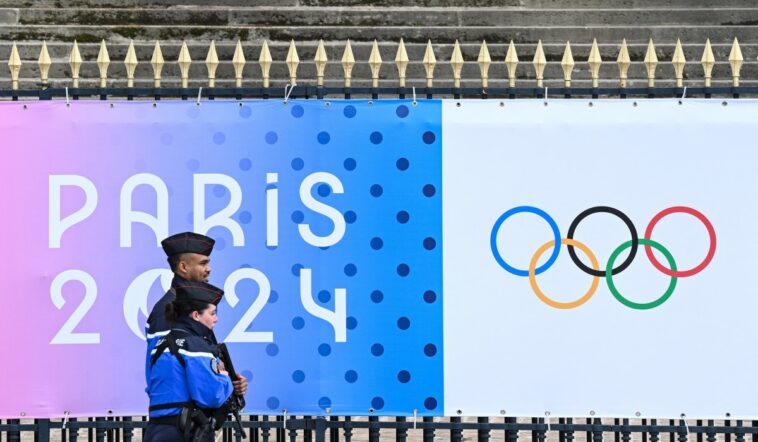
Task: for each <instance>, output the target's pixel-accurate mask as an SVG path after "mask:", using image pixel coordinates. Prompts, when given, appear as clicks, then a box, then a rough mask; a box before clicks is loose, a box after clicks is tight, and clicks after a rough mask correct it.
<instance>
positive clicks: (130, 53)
mask: <svg viewBox="0 0 758 442" xmlns="http://www.w3.org/2000/svg"><path fill="white" fill-rule="evenodd" d="M137 63H138V62H137V52H136V51H135V50H134V40H129V49H127V50H126V58H124V66H125V67H126V87H134V70H135V69H136V68H137Z"/></svg>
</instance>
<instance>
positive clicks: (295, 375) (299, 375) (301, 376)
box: [292, 370, 305, 384]
mask: <svg viewBox="0 0 758 442" xmlns="http://www.w3.org/2000/svg"><path fill="white" fill-rule="evenodd" d="M292 380H293V381H295V382H297V383H298V384H299V383H301V382H303V381H304V380H305V373H303V370H295V371H293V372H292Z"/></svg>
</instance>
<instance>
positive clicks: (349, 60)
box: [341, 39, 355, 87]
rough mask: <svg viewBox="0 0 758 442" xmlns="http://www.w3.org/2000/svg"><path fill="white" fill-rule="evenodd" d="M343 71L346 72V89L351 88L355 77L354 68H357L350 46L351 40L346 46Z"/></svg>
mask: <svg viewBox="0 0 758 442" xmlns="http://www.w3.org/2000/svg"><path fill="white" fill-rule="evenodd" d="M341 61H342V70H343V71H344V72H345V87H350V78H351V77H352V76H353V66H355V57H353V48H352V47H351V46H350V39H348V40H347V44H346V45H345V52H343V53H342V60H341Z"/></svg>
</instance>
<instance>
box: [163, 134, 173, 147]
mask: <svg viewBox="0 0 758 442" xmlns="http://www.w3.org/2000/svg"><path fill="white" fill-rule="evenodd" d="M173 142H174V137H173V136H172V135H171V134H163V135H161V144H163V145H164V146H168V145H170V144H171V143H173Z"/></svg>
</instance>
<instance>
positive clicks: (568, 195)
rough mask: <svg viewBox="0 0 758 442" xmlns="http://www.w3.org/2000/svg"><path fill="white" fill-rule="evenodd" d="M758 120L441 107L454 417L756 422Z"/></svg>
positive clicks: (575, 105) (689, 105) (699, 108)
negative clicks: (645, 418)
mask: <svg viewBox="0 0 758 442" xmlns="http://www.w3.org/2000/svg"><path fill="white" fill-rule="evenodd" d="M757 118H758V102H755V101H750V100H739V101H729V102H728V103H727V102H722V101H721V100H713V101H710V100H709V101H706V100H684V101H683V102H682V103H679V102H678V101H677V100H670V101H669V100H641V101H638V102H634V101H633V100H598V101H594V102H587V101H582V100H570V101H569V100H566V101H561V100H550V101H548V102H543V101H542V100H534V101H531V100H529V101H527V100H519V101H515V100H514V101H505V102H504V103H501V102H500V101H495V100H487V101H482V100H472V101H467V100H464V101H461V102H455V101H446V102H445V103H444V107H443V128H444V129H443V131H444V137H443V189H444V195H443V215H444V224H443V237H444V255H443V262H444V281H443V284H444V341H445V354H444V358H445V414H446V415H453V416H454V415H457V414H463V415H476V416H483V415H503V414H505V415H508V416H514V415H518V416H546V415H548V416H549V415H552V416H577V417H581V416H597V417H604V416H608V417H611V416H613V417H643V418H644V417H662V418H679V417H681V415H682V414H685V415H686V416H687V418H723V417H725V416H728V415H731V416H732V418H746V419H755V418H758V394H756V393H758V376H756V373H755V371H756V366H757V365H758V364H757V362H758V352H756V351H755V346H756V344H757V343H758V321H757V320H756V312H757V311H758V293H756V291H757V290H758V236H756V232H757V231H758V230H757V229H758V227H757V226H758V173H756V170H757V168H758V149H756V146H755V144H756V141H755V140H756V128H758V124H756V119H757ZM559 243H560V244H559ZM727 413H729V414H727Z"/></svg>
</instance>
